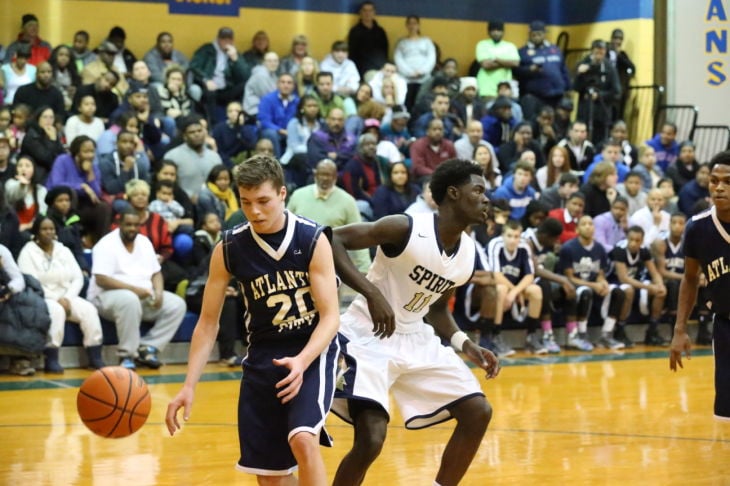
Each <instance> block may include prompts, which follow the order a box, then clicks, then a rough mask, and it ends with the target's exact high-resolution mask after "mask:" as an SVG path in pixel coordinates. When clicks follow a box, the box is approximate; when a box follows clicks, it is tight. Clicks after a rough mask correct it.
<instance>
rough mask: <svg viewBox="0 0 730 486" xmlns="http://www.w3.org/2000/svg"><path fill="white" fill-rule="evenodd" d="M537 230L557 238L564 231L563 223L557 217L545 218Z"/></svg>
mask: <svg viewBox="0 0 730 486" xmlns="http://www.w3.org/2000/svg"><path fill="white" fill-rule="evenodd" d="M537 232H538V233H542V234H544V235H547V236H551V237H553V238H557V237H558V236H560V235H561V234H562V233H563V224H562V223H561V222H560V221H558V220H557V219H555V218H545V219H544V220H543V222H542V223H540V225H539V226H538V227H537Z"/></svg>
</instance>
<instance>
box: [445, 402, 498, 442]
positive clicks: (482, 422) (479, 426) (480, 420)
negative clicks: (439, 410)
mask: <svg viewBox="0 0 730 486" xmlns="http://www.w3.org/2000/svg"><path fill="white" fill-rule="evenodd" d="M451 414H452V415H453V416H454V418H455V419H456V421H457V422H459V423H464V424H466V425H467V426H468V427H469V428H470V429H471V430H473V431H474V432H479V431H481V433H483V432H484V431H485V430H486V429H487V426H488V425H489V422H490V421H491V420H492V406H491V405H490V404H489V402H488V401H487V399H486V398H484V397H482V396H477V397H472V398H470V399H469V400H465V401H463V402H461V403H460V404H459V405H457V406H456V407H455V408H454V409H453V410H451Z"/></svg>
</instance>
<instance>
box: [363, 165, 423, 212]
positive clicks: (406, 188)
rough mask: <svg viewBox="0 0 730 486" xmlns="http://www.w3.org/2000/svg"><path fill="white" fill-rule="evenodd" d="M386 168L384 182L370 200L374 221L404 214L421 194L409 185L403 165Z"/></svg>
mask: <svg viewBox="0 0 730 486" xmlns="http://www.w3.org/2000/svg"><path fill="white" fill-rule="evenodd" d="M388 168H389V172H388V174H387V177H386V179H385V181H384V182H383V184H382V185H381V186H379V187H378V188H377V189H376V190H375V194H373V197H372V198H371V200H370V202H371V204H372V207H373V217H374V220H378V219H380V218H382V217H384V216H389V215H392V214H400V213H404V212H405V211H406V209H408V207H409V206H410V205H411V204H413V203H414V202H415V201H416V198H417V197H418V195H419V194H420V193H421V188H420V187H418V185H416V184H413V183H411V181H410V174H409V171H408V166H406V164H405V163H403V162H396V163H395V164H390V165H389V166H388Z"/></svg>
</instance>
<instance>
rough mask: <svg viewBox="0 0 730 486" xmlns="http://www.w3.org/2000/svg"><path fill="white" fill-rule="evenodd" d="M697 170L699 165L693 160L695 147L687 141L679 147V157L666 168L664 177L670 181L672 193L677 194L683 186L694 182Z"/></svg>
mask: <svg viewBox="0 0 730 486" xmlns="http://www.w3.org/2000/svg"><path fill="white" fill-rule="evenodd" d="M699 168H700V163H699V162H698V161H697V159H696V158H695V145H694V144H693V143H692V142H690V141H689V140H687V141H686V142H682V143H681V144H680V145H679V157H677V161H676V162H675V163H673V164H671V165H670V166H669V167H667V171H666V172H665V173H664V175H666V176H667V177H669V178H670V179H671V180H672V184H673V185H674V192H675V193H676V194H679V191H681V190H682V187H683V186H684V185H685V184H687V183H688V182H691V181H693V180H695V176H696V175H697V169H699Z"/></svg>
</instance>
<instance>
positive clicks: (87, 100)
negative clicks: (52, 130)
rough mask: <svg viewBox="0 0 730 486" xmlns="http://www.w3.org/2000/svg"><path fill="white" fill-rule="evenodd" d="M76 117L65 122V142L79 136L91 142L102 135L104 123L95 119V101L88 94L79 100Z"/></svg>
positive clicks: (69, 141)
mask: <svg viewBox="0 0 730 486" xmlns="http://www.w3.org/2000/svg"><path fill="white" fill-rule="evenodd" d="M77 109H78V113H79V114H78V115H73V116H71V117H69V119H68V120H66V126H65V128H64V131H65V132H66V142H67V143H71V142H73V139H74V138H76V137H78V136H79V135H86V136H88V137H89V138H91V139H92V140H98V139H99V137H101V134H102V133H104V121H103V120H102V119H101V118H98V117H96V116H95V115H96V101H95V100H94V97H93V96H92V95H90V94H87V95H84V96H82V97H81V98H80V99H79V105H78V106H77Z"/></svg>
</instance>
